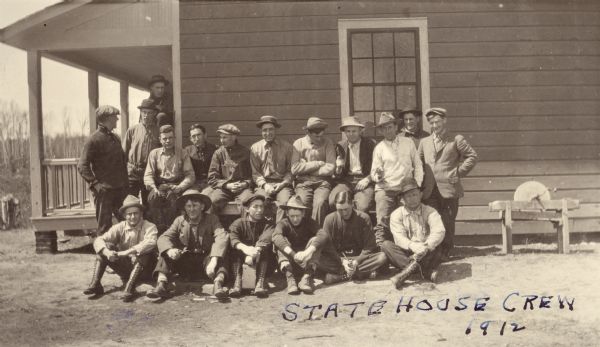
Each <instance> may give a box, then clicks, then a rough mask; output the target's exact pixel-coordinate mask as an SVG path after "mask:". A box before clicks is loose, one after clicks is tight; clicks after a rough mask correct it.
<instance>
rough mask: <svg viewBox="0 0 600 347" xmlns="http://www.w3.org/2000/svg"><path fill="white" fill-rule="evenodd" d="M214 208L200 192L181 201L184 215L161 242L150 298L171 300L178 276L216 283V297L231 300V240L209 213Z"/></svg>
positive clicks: (191, 193) (192, 192)
mask: <svg viewBox="0 0 600 347" xmlns="http://www.w3.org/2000/svg"><path fill="white" fill-rule="evenodd" d="M210 205H211V201H210V199H209V198H208V196H206V195H204V194H201V193H200V191H198V190H196V189H188V190H186V191H185V193H183V194H182V195H181V197H179V198H178V199H177V206H178V208H179V209H180V210H183V214H182V215H180V216H179V217H177V218H176V219H175V221H173V224H171V226H170V227H169V229H168V230H167V231H166V232H165V233H164V234H162V235H161V236H160V237H159V238H158V242H157V245H158V254H159V258H158V264H156V269H155V270H154V274H155V275H156V276H157V284H156V287H155V288H154V289H153V290H152V291H151V292H149V293H148V294H147V296H148V297H149V298H151V299H158V298H166V297H168V284H169V281H170V280H171V278H172V276H173V275H174V274H176V273H178V274H179V275H180V276H181V277H183V278H186V279H195V278H200V277H204V276H206V277H208V278H209V279H212V280H213V282H214V287H213V291H214V295H215V296H216V297H217V298H220V299H221V298H225V297H227V291H226V290H225V289H223V284H224V283H225V280H226V279H227V275H228V270H227V266H228V262H227V249H228V247H229V236H228V235H227V232H226V231H225V229H223V227H222V226H221V222H220V221H219V218H218V217H217V216H215V215H213V214H209V213H207V210H208V209H209V208H210Z"/></svg>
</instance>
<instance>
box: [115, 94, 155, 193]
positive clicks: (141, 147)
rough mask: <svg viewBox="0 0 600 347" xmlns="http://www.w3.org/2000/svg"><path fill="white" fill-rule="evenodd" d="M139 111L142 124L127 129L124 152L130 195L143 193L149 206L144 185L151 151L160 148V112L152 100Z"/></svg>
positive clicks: (145, 102)
mask: <svg viewBox="0 0 600 347" xmlns="http://www.w3.org/2000/svg"><path fill="white" fill-rule="evenodd" d="M138 109H139V110H140V122H139V123H138V124H136V125H134V126H132V127H130V128H129V129H127V133H126V134H125V143H124V150H125V154H126V155H127V177H128V180H129V194H130V195H133V196H139V195H140V193H141V196H142V203H143V204H144V205H147V204H148V190H147V189H146V186H145V185H144V172H145V171H146V165H147V164H148V155H149V154H150V151H152V150H153V149H155V148H158V147H160V141H159V136H158V125H157V124H156V114H157V113H158V110H157V109H156V107H155V106H154V102H153V101H152V100H150V99H145V100H143V101H142V104H141V105H140V106H138Z"/></svg>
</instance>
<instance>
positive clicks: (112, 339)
mask: <svg viewBox="0 0 600 347" xmlns="http://www.w3.org/2000/svg"><path fill="white" fill-rule="evenodd" d="M86 244H89V239H87V238H86V237H71V238H70V241H69V242H66V243H63V244H61V245H60V246H59V247H60V250H61V252H60V253H59V254H57V255H36V254H35V253H34V241H33V233H32V232H31V231H26V230H25V231H20V232H0V345H2V346H12V345H74V346H82V345H100V346H119V345H148V346H150V345H157V344H159V343H160V344H163V345H169V346H203V345H206V346H209V345H210V346H214V345H233V344H244V345H257V344H263V345H279V346H285V345H287V346H315V345H323V346H330V345H371V344H373V345H375V344H379V345H399V344H402V345H412V346H429V345H448V346H455V345H462V346H480V345H496V346H497V345H506V346H531V345H538V346H551V345H573V346H580V345H590V346H591V345H598V344H600V319H599V317H600V314H599V313H598V307H599V306H600V294H599V293H600V279H599V275H598V274H599V272H598V268H599V265H600V244H598V243H594V242H589V243H580V244H576V245H574V247H573V248H574V249H575V252H574V253H572V254H569V255H558V254H555V253H554V252H555V249H556V246H555V245H548V244H530V245H527V246H526V247H524V246H517V248H516V249H517V252H518V254H515V255H509V256H501V255H499V254H498V253H499V250H500V245H492V246H482V247H459V248H458V249H457V251H458V252H457V253H458V256H457V257H455V258H454V259H453V261H451V262H450V263H446V264H443V266H442V268H441V272H442V273H441V283H438V284H435V285H433V284H429V283H424V282H420V281H417V280H418V279H417V278H414V280H415V281H414V282H412V283H409V285H408V286H406V287H405V288H404V289H403V290H396V289H392V287H391V284H390V282H389V280H387V279H381V280H374V281H368V282H363V283H344V284H340V285H334V286H329V287H326V286H323V285H322V284H321V285H319V286H318V290H317V292H316V293H315V294H314V295H311V296H308V295H300V296H293V297H292V296H289V295H287V294H286V293H285V291H284V290H283V281H282V279H281V278H280V277H279V276H278V275H275V276H274V277H273V278H272V281H271V287H272V288H271V291H272V294H271V295H270V296H269V298H267V299H258V298H255V297H252V296H247V297H244V298H242V299H234V300H232V301H231V302H227V303H218V302H213V301H212V300H208V299H207V300H198V298H199V297H200V298H202V296H201V295H200V294H201V293H200V290H203V291H204V292H205V293H210V291H209V290H210V286H209V285H204V286H202V285H201V284H198V283H194V284H185V283H183V284H180V285H179V291H178V295H177V296H175V297H174V298H172V299H170V300H167V301H165V302H163V303H152V302H149V301H148V300H146V299H145V298H144V297H141V298H139V299H137V300H136V301H135V302H133V303H130V304H123V303H122V302H121V301H120V300H119V298H118V297H119V294H120V292H119V291H118V289H117V286H119V285H120V280H119V279H118V277H117V276H116V275H114V274H107V275H105V278H104V281H103V284H104V287H105V290H107V291H108V292H109V293H108V294H107V295H105V296H104V297H102V298H99V299H97V300H89V299H87V298H86V297H85V296H84V295H82V294H81V291H82V290H83V289H84V288H85V286H86V285H87V284H88V283H89V280H90V276H91V274H90V271H91V266H92V262H93V260H92V259H93V257H92V255H91V253H90V248H89V245H88V246H86ZM149 288H150V286H149V285H147V284H143V285H141V286H140V287H138V291H140V292H145V291H146V290H148V289H149ZM186 289H191V290H192V291H195V294H193V293H189V292H186ZM516 292H518V293H519V294H518V295H517V294H513V295H511V296H509V297H508V299H507V302H506V306H507V308H508V309H512V308H514V309H515V310H514V311H513V312H509V311H506V310H505V309H503V301H504V300H505V298H506V297H507V296H508V295H509V294H511V293H516ZM527 295H537V296H538V298H537V299H535V300H533V301H531V306H530V305H529V304H526V299H527V297H526V296H527ZM559 295H560V296H561V299H563V300H564V297H565V296H566V297H567V300H568V301H571V300H573V298H574V300H575V301H574V302H573V310H570V309H569V305H568V304H567V303H566V302H565V301H563V305H564V308H562V309H561V307H560V303H559V301H558V296H559ZM541 296H552V298H551V299H548V300H545V301H549V304H547V306H549V308H540V301H541V300H540V298H539V297H541ZM410 297H413V299H412V302H411V304H412V305H413V306H414V307H413V308H411V309H410V310H409V311H408V312H406V307H405V306H402V307H401V312H400V313H398V312H397V308H398V304H399V302H400V300H401V298H402V303H403V304H406V303H407V302H408V301H409V300H410ZM463 297H468V298H466V299H462V300H461V302H462V303H464V305H461V304H460V303H459V299H460V298H463ZM485 297H489V300H487V301H486V299H480V300H479V303H480V304H481V303H486V306H485V307H483V311H475V305H476V300H477V298H485ZM531 298H533V297H531ZM445 299H449V306H448V309H447V310H440V309H439V308H438V307H437V306H438V305H439V306H440V307H441V308H442V309H443V308H444V306H445V302H446V301H445ZM423 300H427V302H424V301H423ZM384 301H385V303H384ZM358 302H364V304H355V305H348V304H353V303H358ZM419 302H420V303H419ZM427 303H430V304H431V305H432V306H433V309H431V310H428V308H429V306H428V304H427ZM335 304H337V317H336V315H335V313H336V310H335ZM318 305H321V308H319V306H318ZM524 305H526V308H527V309H526V310H524V309H523V308H524ZM307 306H308V308H305V307H307ZM313 306H317V307H316V308H314V311H313V314H312V317H311V316H310V311H311V309H312V307H313ZM465 306H466V308H465V309H462V308H464V307H465ZM286 307H287V311H286V310H285V308H286ZM531 307H532V308H533V309H531ZM327 308H329V312H328V313H327V314H325V313H326V311H327ZM354 308H356V310H355V312H354V315H353V317H351V313H352V311H353V309H354ZM457 308H458V309H461V310H457ZM369 309H370V310H371V315H369ZM377 312H379V313H377ZM284 317H285V318H287V319H290V320H292V321H288V320H286V319H284ZM486 321H491V322H490V323H489V326H488V328H487V330H486V333H485V335H484V331H483V330H482V329H481V328H480V325H481V324H482V323H484V322H486ZM503 322H506V325H505V328H504V329H503V333H502V334H501V331H502V325H503ZM511 323H516V324H517V327H518V328H517V329H520V328H522V327H525V329H522V330H518V331H513V330H514V326H513V325H512V324H511ZM469 326H470V331H469V330H468V328H469ZM484 326H485V323H484Z"/></svg>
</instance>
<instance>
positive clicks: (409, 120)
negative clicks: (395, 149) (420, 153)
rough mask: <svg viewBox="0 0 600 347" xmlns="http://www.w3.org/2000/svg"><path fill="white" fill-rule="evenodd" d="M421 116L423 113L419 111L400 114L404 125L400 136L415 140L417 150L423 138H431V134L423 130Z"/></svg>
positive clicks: (405, 111)
mask: <svg viewBox="0 0 600 347" xmlns="http://www.w3.org/2000/svg"><path fill="white" fill-rule="evenodd" d="M421 115H422V112H421V111H419V110H403V111H400V113H399V117H400V119H402V121H403V124H404V127H402V130H401V131H400V136H404V137H406V138H409V139H411V140H413V142H414V143H415V147H416V148H419V142H421V139H422V138H425V137H427V136H429V133H428V132H426V131H424V130H423V129H422V128H421Z"/></svg>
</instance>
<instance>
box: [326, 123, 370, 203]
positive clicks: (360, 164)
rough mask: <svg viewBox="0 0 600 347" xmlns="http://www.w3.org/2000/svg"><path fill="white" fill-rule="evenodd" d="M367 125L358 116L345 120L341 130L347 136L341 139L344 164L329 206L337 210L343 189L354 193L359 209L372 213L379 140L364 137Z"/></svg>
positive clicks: (330, 196)
mask: <svg viewBox="0 0 600 347" xmlns="http://www.w3.org/2000/svg"><path fill="white" fill-rule="evenodd" d="M364 128H365V126H364V125H362V124H361V123H360V122H359V121H358V120H357V119H356V117H346V118H344V119H343V120H342V126H340V131H342V132H343V133H344V134H345V135H346V139H345V140H342V141H340V142H339V146H340V147H341V151H340V152H341V153H340V154H341V160H342V162H343V166H342V169H341V172H340V173H339V174H337V175H336V177H337V180H338V182H337V185H336V186H335V187H334V188H333V189H332V190H331V193H330V194H329V206H330V209H332V210H333V209H335V202H334V200H335V196H336V195H337V194H338V193H339V192H342V191H347V192H351V193H353V195H354V203H355V206H356V209H357V210H359V211H362V212H367V213H368V212H369V209H370V208H371V204H372V203H373V194H374V190H373V183H372V182H371V175H370V174H371V164H372V162H373V150H374V148H375V141H373V140H372V139H369V138H365V137H363V136H362V133H363V130H364ZM338 159H339V158H338ZM336 161H337V160H336Z"/></svg>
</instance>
